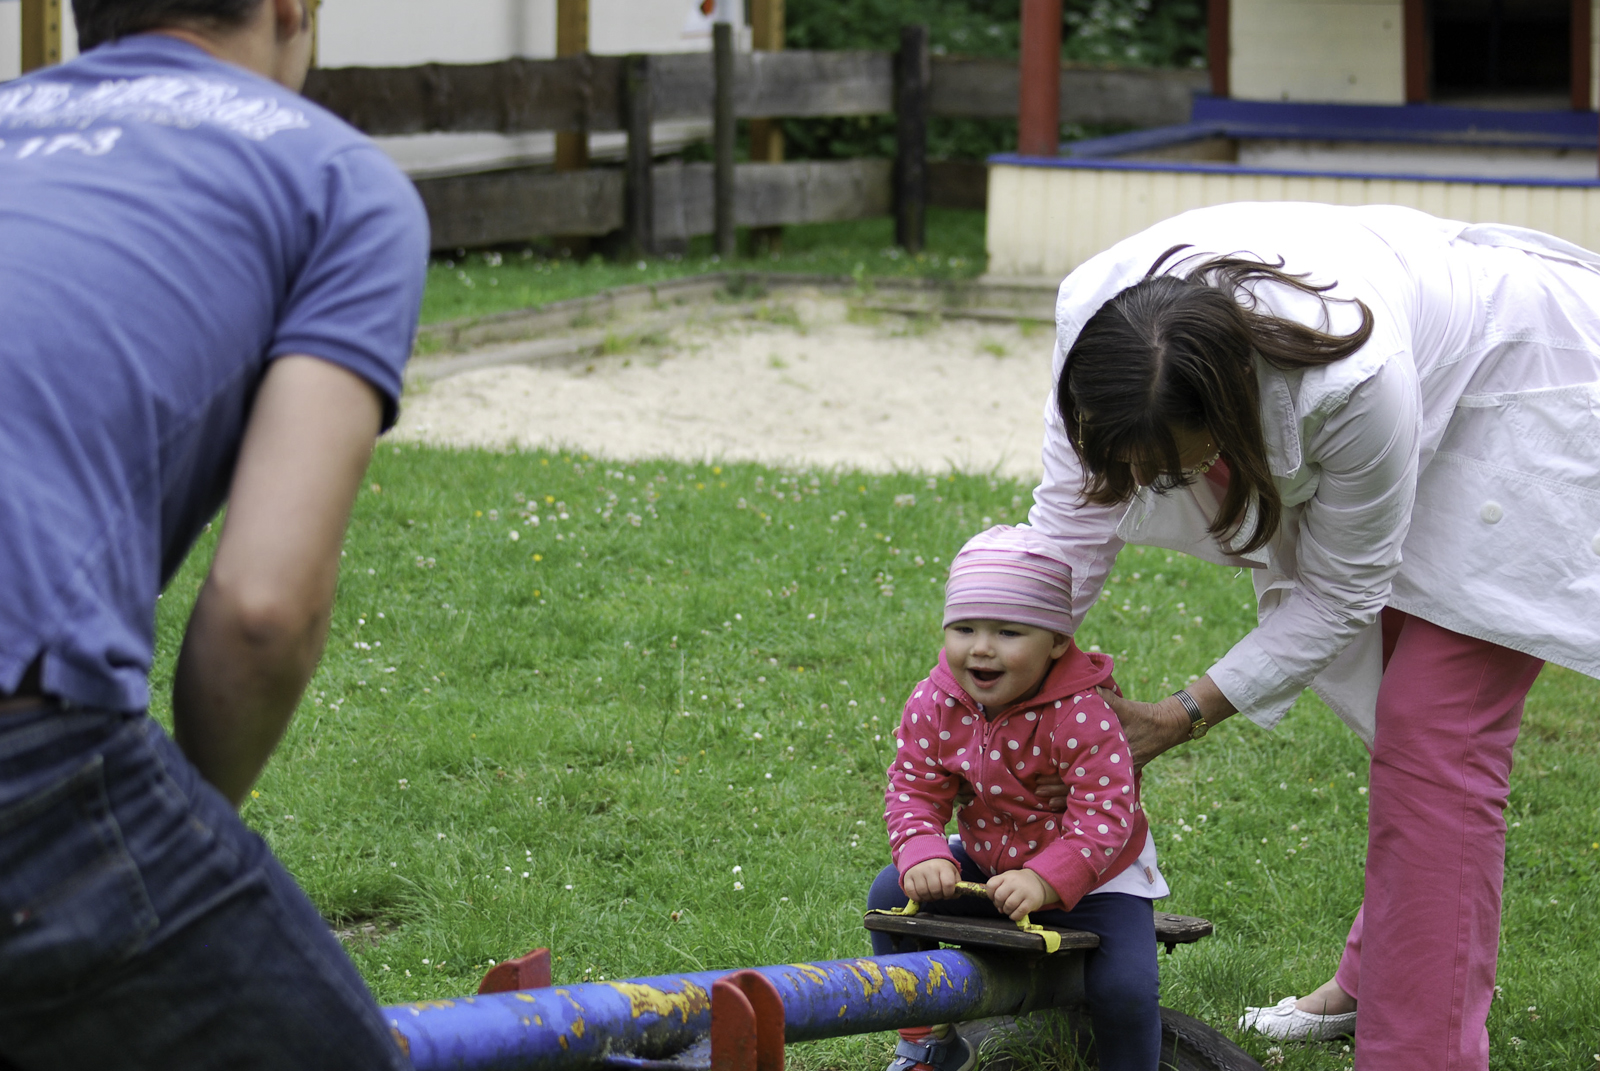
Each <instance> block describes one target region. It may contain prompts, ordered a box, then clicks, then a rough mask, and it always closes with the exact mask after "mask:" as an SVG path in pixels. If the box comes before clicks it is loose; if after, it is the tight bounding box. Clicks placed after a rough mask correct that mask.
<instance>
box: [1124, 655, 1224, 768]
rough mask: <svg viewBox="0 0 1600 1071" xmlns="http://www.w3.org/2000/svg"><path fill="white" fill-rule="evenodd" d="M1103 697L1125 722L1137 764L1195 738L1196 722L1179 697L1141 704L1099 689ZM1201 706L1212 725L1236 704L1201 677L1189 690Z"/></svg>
mask: <svg viewBox="0 0 1600 1071" xmlns="http://www.w3.org/2000/svg"><path fill="white" fill-rule="evenodd" d="M1095 690H1096V691H1097V692H1098V693H1099V694H1100V698H1101V699H1104V700H1105V701H1106V705H1107V706H1109V707H1110V708H1111V710H1112V713H1114V714H1116V716H1117V720H1118V721H1120V722H1122V731H1123V732H1125V733H1126V734H1127V735H1128V748H1129V750H1131V751H1132V752H1133V764H1134V766H1135V767H1136V768H1137V767H1142V766H1144V765H1145V764H1146V763H1148V762H1149V761H1150V760H1151V759H1153V758H1155V757H1156V756H1157V755H1160V754H1161V753H1162V752H1164V751H1167V750H1169V749H1171V748H1174V747H1177V746H1178V745H1179V744H1182V743H1187V742H1188V741H1189V739H1190V738H1191V736H1190V734H1191V732H1192V727H1193V723H1192V722H1191V721H1190V718H1189V712H1188V710H1186V709H1185V708H1184V705H1183V704H1182V703H1181V702H1179V701H1178V699H1177V698H1176V697H1175V696H1170V695H1169V696H1167V697H1166V698H1165V699H1162V700H1159V701H1157V702H1154V703H1140V702H1137V701H1135V700H1132V699H1127V698H1124V697H1123V696H1120V695H1117V694H1116V693H1115V692H1113V691H1111V690H1110V689H1109V688H1097V689H1095ZM1186 690H1187V691H1188V693H1189V695H1190V697H1191V698H1192V699H1194V701H1195V702H1196V703H1198V704H1199V706H1200V713H1201V716H1202V717H1204V719H1205V722H1206V726H1207V727H1208V728H1209V727H1211V726H1214V725H1216V724H1217V723H1218V722H1220V721H1222V720H1223V719H1224V718H1226V717H1228V716H1229V715H1231V714H1233V713H1234V707H1233V704H1232V703H1230V702H1229V701H1228V698H1227V696H1225V695H1223V694H1222V691H1221V689H1219V688H1218V687H1217V686H1216V685H1215V684H1212V683H1211V678H1210V677H1201V678H1200V679H1199V680H1197V681H1195V682H1194V683H1193V684H1191V685H1189V687H1188V688H1187V689H1186Z"/></svg>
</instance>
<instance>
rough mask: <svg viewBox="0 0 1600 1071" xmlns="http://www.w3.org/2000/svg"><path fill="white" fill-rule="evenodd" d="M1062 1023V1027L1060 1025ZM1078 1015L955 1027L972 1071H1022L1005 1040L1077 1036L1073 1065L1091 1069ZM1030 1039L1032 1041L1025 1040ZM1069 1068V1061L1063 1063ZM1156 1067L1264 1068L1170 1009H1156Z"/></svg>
mask: <svg viewBox="0 0 1600 1071" xmlns="http://www.w3.org/2000/svg"><path fill="white" fill-rule="evenodd" d="M1063 1025H1064V1026H1065V1030H1063V1029H1062V1027H1063ZM1085 1027H1086V1023H1085V1021H1084V1019H1083V1017H1082V1016H1081V1014H1073V1013H1070V1012H1069V1013H1067V1019H1066V1023H1065V1024H1062V1023H1061V1020H1060V1019H1056V1020H1054V1022H1051V1021H1048V1020H1046V1019H1044V1018H1043V1017H1040V1016H1024V1017H1023V1018H1021V1019H1015V1018H1012V1017H1010V1016H1001V1017H997V1018H994V1019H979V1020H976V1021H974V1022H970V1023H961V1024H959V1025H958V1026H957V1027H956V1030H957V1031H958V1032H959V1033H960V1034H961V1036H962V1037H963V1038H965V1039H967V1041H968V1042H969V1043H970V1044H971V1045H972V1046H973V1048H974V1049H975V1050H978V1052H979V1061H978V1067H977V1069H976V1071H1022V1065H1023V1063H1024V1061H1022V1060H1019V1059H1018V1058H1017V1057H1016V1056H1015V1055H1014V1053H1012V1052H1007V1051H1005V1050H1006V1049H1007V1047H1008V1043H1010V1046H1011V1047H1014V1046H1015V1045H1016V1044H1017V1043H1019V1042H1020V1044H1021V1045H1023V1046H1028V1045H1030V1044H1046V1045H1061V1044H1068V1045H1070V1044H1072V1043H1071V1041H1068V1040H1065V1037H1064V1036H1065V1035H1070V1036H1071V1037H1075V1038H1076V1039H1077V1044H1078V1052H1077V1057H1078V1067H1080V1068H1082V1071H1095V1069H1096V1068H1098V1067H1099V1066H1100V1064H1099V1061H1098V1060H1096V1059H1095V1055H1094V1044H1093V1042H1092V1041H1091V1040H1090V1037H1089V1031H1088V1030H1087V1029H1086V1028H1085ZM1030 1039H1035V1040H1030ZM1068 1066H1070V1064H1068ZM1161 1071H1263V1069H1262V1067H1261V1065H1260V1064H1259V1063H1257V1062H1256V1060H1255V1057H1253V1056H1251V1055H1250V1054H1249V1053H1247V1052H1245V1051H1244V1050H1243V1049H1241V1048H1240V1047H1239V1046H1238V1045H1236V1044H1234V1043H1233V1042H1232V1041H1230V1040H1228V1038H1226V1037H1224V1036H1223V1035H1222V1034H1221V1033H1220V1032H1218V1031H1217V1030H1215V1029H1213V1028H1212V1027H1209V1026H1207V1025H1206V1024H1205V1023H1203V1022H1201V1021H1200V1020H1199V1019H1196V1018H1194V1017H1192V1016H1189V1015H1185V1014H1183V1013H1182V1012H1177V1011H1173V1010H1172V1009H1171V1008H1162V1009H1161Z"/></svg>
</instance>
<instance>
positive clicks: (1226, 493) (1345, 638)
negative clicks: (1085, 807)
mask: <svg viewBox="0 0 1600 1071" xmlns="http://www.w3.org/2000/svg"><path fill="white" fill-rule="evenodd" d="M1056 316H1057V329H1058V351H1057V354H1056V379H1057V392H1056V397H1055V398H1054V399H1052V401H1051V404H1050V405H1049V406H1047V412H1046V423H1047V437H1046V443H1045V451H1044V462H1045V475H1044V481H1043V482H1042V483H1041V485H1040V486H1039V488H1038V490H1037V491H1036V492H1035V496H1034V507H1033V510H1032V512H1031V514H1030V518H1029V520H1030V523H1031V524H1032V525H1033V526H1035V527H1036V528H1039V529H1042V530H1043V531H1045V532H1047V533H1049V534H1050V535H1052V536H1053V537H1054V538H1055V539H1056V540H1057V541H1058V542H1059V544H1060V545H1061V546H1062V548H1063V549H1064V550H1065V551H1066V552H1067V553H1068V554H1069V555H1070V556H1071V558H1072V561H1073V583H1074V593H1073V594H1074V613H1075V615H1076V617H1077V619H1078V620H1080V621H1081V619H1082V615H1083V614H1084V613H1086V612H1087V611H1088V609H1089V607H1090V606H1091V605H1093V603H1094V601H1095V599H1097V598H1098V597H1099V594H1100V590H1101V587H1102V585H1103V584H1104V582H1105V578H1106V575H1107V573H1108V571H1109V570H1110V567H1111V564H1112V561H1113V559H1114V558H1115V557H1116V554H1117V552H1118V550H1119V549H1120V548H1121V546H1122V545H1123V543H1124V542H1134V543H1140V544H1145V545H1151V546H1158V547H1166V548H1170V549H1175V550H1181V551H1185V552H1187V553H1190V554H1194V555H1196V556H1198V557H1201V558H1204V559H1206V560H1209V561H1214V562H1219V563H1225V564H1229V565H1237V566H1242V567H1245V568H1249V569H1250V570H1252V575H1253V577H1254V579H1255V587H1256V592H1257V595H1258V604H1259V620H1260V625H1259V627H1257V628H1256V629H1255V630H1254V631H1252V632H1251V633H1249V634H1248V635H1247V636H1245V637H1244V638H1243V639H1242V640H1241V641H1240V642H1239V643H1238V644H1237V645H1236V646H1234V647H1233V649H1232V650H1231V651H1229V652H1228V653H1227V654H1226V655H1224V656H1223V657H1222V659H1221V660H1220V661H1218V662H1217V663H1216V664H1215V665H1214V666H1213V667H1212V668H1211V670H1210V672H1209V673H1208V674H1207V675H1206V676H1205V677H1202V678H1201V679H1200V680H1199V681H1198V682H1196V683H1195V684H1193V685H1191V686H1190V687H1189V688H1187V689H1185V690H1184V691H1182V692H1179V693H1177V694H1175V695H1174V696H1172V697H1169V698H1167V699H1165V700H1162V701H1160V702H1158V703H1154V704H1148V703H1139V702H1132V701H1126V700H1122V699H1113V700H1112V702H1113V705H1114V706H1115V707H1116V708H1117V711H1118V713H1119V714H1120V715H1121V716H1122V718H1123V721H1124V723H1125V724H1126V725H1127V726H1128V734H1129V738H1130V740H1131V741H1132V743H1133V745H1134V751H1135V753H1136V754H1137V755H1138V756H1139V757H1140V760H1141V761H1148V760H1149V759H1151V758H1154V757H1155V756H1156V755H1158V754H1160V753H1161V752H1163V751H1165V750H1167V749H1168V748H1170V747H1173V746H1175V745H1177V744H1180V743H1183V742H1185V741H1188V740H1190V739H1194V738H1197V737H1198V736H1200V735H1203V734H1204V732H1205V730H1206V728H1208V727H1209V726H1211V725H1215V724H1216V723H1217V722H1219V721H1221V720H1222V719H1223V718H1226V717H1228V716H1230V715H1231V714H1233V713H1236V712H1238V713H1243V714H1244V715H1245V716H1246V717H1248V718H1249V719H1250V720H1252V721H1254V722H1256V723H1257V724H1260V725H1262V726H1265V727H1271V726H1272V725H1274V724H1276V723H1277V721H1278V720H1279V719H1280V718H1282V717H1283V715H1284V713H1285V712H1286V711H1287V710H1288V708H1289V707H1290V705H1291V704H1292V703H1293V702H1294V700H1295V698H1296V697H1297V696H1298V695H1299V694H1300V692H1301V691H1302V690H1303V689H1304V688H1306V687H1308V686H1309V687H1313V688H1315V690H1316V691H1317V693H1318V694H1319V695H1321V696H1322V697H1323V698H1324V699H1325V700H1326V701H1327V702H1328V704H1329V705H1330V706H1331V707H1332V708H1333V709H1334V710H1335V711H1336V712H1337V713H1338V714H1339V716H1340V717H1342V718H1343V719H1344V720H1345V721H1346V722H1347V723H1349V724H1350V726H1351V727H1352V728H1353V729H1354V730H1355V731H1356V732H1357V733H1358V734H1359V735H1360V736H1361V738H1362V739H1363V740H1364V741H1366V743H1367V744H1368V747H1369V748H1370V749H1371V751H1372V776H1371V797H1370V799H1371V803H1370V814H1369V834H1368V836H1369V841H1368V857H1367V871H1366V890H1365V903H1364V906H1363V908H1362V911H1361V913H1360V914H1358V916H1357V918H1356V920H1355V925H1354V926H1353V928H1352V930H1351V934H1350V940H1349V942H1348V944H1347V945H1346V949H1345V954H1344V957H1343V959H1342V961H1341V963H1340V967H1339V972H1338V974H1337V975H1335V977H1334V979H1332V980H1330V981H1329V982H1328V983H1327V984H1326V985H1324V986H1322V987H1321V988H1320V989H1319V990H1317V991H1316V992H1315V993H1313V994H1311V996H1310V997H1308V998H1303V999H1302V1000H1300V1001H1299V1002H1298V1005H1297V1004H1296V1002H1295V1001H1294V1000H1293V999H1292V998H1291V999H1290V1000H1288V1001H1285V1002H1284V1003H1283V1004H1281V1005H1279V1006H1278V1007H1276V1008H1271V1009H1254V1010H1253V1014H1252V1015H1251V1016H1250V1017H1249V1018H1250V1020H1251V1022H1252V1023H1253V1024H1254V1025H1257V1026H1258V1027H1259V1028H1261V1029H1264V1030H1267V1031H1268V1032H1273V1033H1277V1034H1279V1035H1280V1036H1326V1035H1329V1034H1332V1033H1337V1032H1340V1031H1341V1030H1342V1029H1346V1028H1348V1027H1349V1026H1352V1025H1356V1017H1355V1014H1354V1013H1355V1011H1356V1005H1357V1002H1358V1000H1359V1004H1360V1008H1361V1013H1360V1018H1359V1025H1356V1029H1357V1031H1358V1033H1357V1041H1358V1046H1357V1056H1358V1061H1359V1063H1358V1066H1360V1067H1361V1068H1362V1069H1363V1071H1387V1069H1395V1071H1401V1069H1403V1071H1425V1069H1432V1068H1438V1069H1441V1071H1442V1069H1444V1068H1446V1067H1450V1068H1478V1069H1486V1068H1487V1067H1488V1036H1487V1032H1486V1030H1485V1025H1484V1024H1485V1021H1486V1018H1487V1015H1488V1009H1489V1002H1490V1000H1491V999H1492V996H1493V986H1494V966H1495V955H1496V949H1497V944H1498V935H1499V919H1500V885H1501V877H1502V873H1503V869H1504V855H1505V822H1504V818H1503V811H1504V808H1505V803H1506V793H1507V783H1508V777H1509V774H1510V768H1511V748H1512V744H1513V743H1514V742H1515V739H1516V734H1517V728H1518V725H1519V723H1520V720H1521V716H1522V704H1523V699H1524V697H1525V696H1526V694H1527V692H1528V689H1529V688H1530V687H1531V686H1532V684H1533V681H1534V678H1535V677H1537V675H1538V673H1539V670H1540V668H1541V666H1542V665H1543V662H1544V661H1546V660H1548V661H1553V662H1556V663H1559V664H1561V665H1565V666H1569V667H1571V668H1573V669H1576V670H1579V671H1580V672H1583V673H1586V674H1589V675H1590V676H1600V257H1597V256H1596V255H1595V254H1593V253H1590V252H1588V251H1586V250H1583V249H1579V248H1577V247H1575V246H1571V245H1569V244H1567V243H1564V242H1561V241H1560V240H1558V239H1555V238H1551V237H1549V236H1547V235H1543V234H1540V233H1537V232H1534V231H1526V230H1519V229H1515V228H1505V227H1496V226H1482V225H1479V226H1468V225H1465V224H1461V223H1453V222H1449V221H1445V220H1439V219H1435V218H1433V217H1431V216H1427V215H1424V214H1422V213H1420V212H1415V211H1412V210H1409V209H1403V208H1396V207H1387V206H1373V207H1365V208H1339V207H1333V206H1328V205H1314V204H1294V203H1275V204H1233V205H1222V206H1218V207H1214V208H1206V209H1199V210H1196V211H1193V212H1188V213H1185V214H1183V215H1180V216H1177V217H1174V218H1172V219H1169V220H1167V221H1165V222H1163V223H1161V224H1158V225H1157V226H1155V227H1152V228H1151V229H1149V230H1147V231H1145V232H1143V233H1141V234H1139V235H1136V236H1134V237H1132V238H1129V239H1127V240H1125V241H1123V242H1121V243H1119V244H1117V245H1116V246H1114V247H1112V248H1111V249H1110V250H1108V251H1106V252H1105V253H1102V254H1100V255H1099V256H1097V257H1095V258H1094V259H1092V260H1090V261H1088V262H1087V263H1085V264H1084V265H1083V266H1081V267H1080V268H1079V269H1078V270H1076V271H1074V272H1073V273H1072V274H1071V275H1070V276H1068V277H1067V279H1066V281H1065V282H1064V283H1062V286H1061V292H1060V298H1059V301H1058V304H1057V313H1056Z"/></svg>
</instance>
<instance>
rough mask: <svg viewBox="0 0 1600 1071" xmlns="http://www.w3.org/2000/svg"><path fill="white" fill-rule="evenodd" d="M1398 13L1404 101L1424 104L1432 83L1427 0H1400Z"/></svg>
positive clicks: (1431, 55)
mask: <svg viewBox="0 0 1600 1071" xmlns="http://www.w3.org/2000/svg"><path fill="white" fill-rule="evenodd" d="M1401 15H1402V19H1403V24H1402V25H1403V29H1404V33H1403V34H1402V35H1401V37H1402V40H1403V41H1404V49H1405V84H1406V86H1405V92H1406V103H1407V104H1426V103H1428V97H1429V95H1430V89H1431V88H1432V85H1433V41H1432V35H1431V34H1429V33H1428V4H1427V0H1403V3H1402V4H1401Z"/></svg>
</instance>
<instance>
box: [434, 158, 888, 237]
mask: <svg viewBox="0 0 1600 1071" xmlns="http://www.w3.org/2000/svg"><path fill="white" fill-rule="evenodd" d="M713 170H714V168H713V165H712V164H708V163H697V164H685V163H680V162H669V163H661V164H656V165H655V166H654V167H653V168H652V171H651V183H650V187H651V195H652V206H651V216H652V219H653V221H654V225H655V238H656V241H657V242H661V241H672V240H681V239H684V238H691V237H694V236H696V235H701V234H711V233H713V232H714V230H715V225H716V220H715V213H714V201H715V197H714V195H713V187H714V181H713V175H712V172H713ZM890 170H891V164H890V162H889V161H888V160H871V159H864V160H796V161H793V162H790V163H783V164H739V165H738V167H737V168H736V188H737V192H738V196H737V197H736V198H735V200H734V222H735V223H736V224H737V225H739V226H741V227H779V226H784V225H787V224H794V223H833V222H838V221H840V220H850V219H872V218H881V217H883V216H886V215H888V214H889V210H890ZM417 190H418V192H420V193H421V194H422V203H423V204H424V205H425V206H426V207H427V210H428V221H429V223H430V224H431V225H432V228H433V248H434V249H437V250H445V249H456V248H474V247H478V246H487V245H503V244H506V243H508V242H525V241H529V240H532V239H538V238H551V237H554V236H557V235H588V236H591V237H596V236H599V235H603V234H609V233H611V232H612V231H616V230H618V229H619V228H621V227H623V226H624V225H625V223H626V218H625V214H626V209H625V204H626V200H627V192H626V189H625V184H624V178H623V172H621V171H618V170H615V169H602V168H591V169H589V170H588V171H555V172H552V171H546V170H544V169H543V168H534V167H524V168H513V169H510V170H506V171H486V172H479V173H477V174H472V175H452V176H450V177H448V178H436V179H423V180H422V181H420V182H418V183H417Z"/></svg>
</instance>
